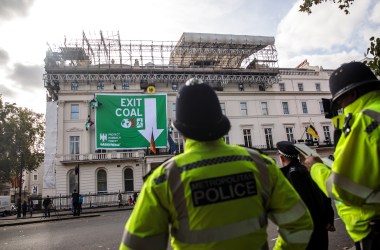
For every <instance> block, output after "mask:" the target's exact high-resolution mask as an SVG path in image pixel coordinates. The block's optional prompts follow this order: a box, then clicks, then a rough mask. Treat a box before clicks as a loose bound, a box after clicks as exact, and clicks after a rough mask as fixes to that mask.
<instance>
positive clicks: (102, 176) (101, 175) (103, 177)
mask: <svg viewBox="0 0 380 250" xmlns="http://www.w3.org/2000/svg"><path fill="white" fill-rule="evenodd" d="M96 181H97V184H98V185H97V187H98V193H107V172H106V171H105V170H104V169H100V170H99V171H98V172H97V174H96Z"/></svg>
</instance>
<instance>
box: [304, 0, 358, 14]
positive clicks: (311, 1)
mask: <svg viewBox="0 0 380 250" xmlns="http://www.w3.org/2000/svg"><path fill="white" fill-rule="evenodd" d="M325 2H333V3H337V4H338V7H339V9H341V10H343V11H344V13H346V14H349V13H350V12H349V11H348V9H349V8H350V5H352V4H353V2H354V0H304V1H303V3H302V4H301V5H300V9H299V11H300V12H306V13H308V14H311V7H313V5H318V4H321V3H325Z"/></svg>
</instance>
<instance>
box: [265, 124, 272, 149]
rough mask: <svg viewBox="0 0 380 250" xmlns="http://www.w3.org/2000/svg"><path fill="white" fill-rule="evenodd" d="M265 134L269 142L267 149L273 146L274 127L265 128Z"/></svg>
mask: <svg viewBox="0 0 380 250" xmlns="http://www.w3.org/2000/svg"><path fill="white" fill-rule="evenodd" d="M264 134H265V142H266V144H267V149H272V148H273V136H272V128H264Z"/></svg>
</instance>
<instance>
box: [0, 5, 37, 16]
mask: <svg viewBox="0 0 380 250" xmlns="http://www.w3.org/2000/svg"><path fill="white" fill-rule="evenodd" d="M33 3H34V0H1V4H0V21H1V20H9V19H12V18H14V17H25V16H26V15H27V14H28V11H29V8H30V7H31V6H32V5H33Z"/></svg>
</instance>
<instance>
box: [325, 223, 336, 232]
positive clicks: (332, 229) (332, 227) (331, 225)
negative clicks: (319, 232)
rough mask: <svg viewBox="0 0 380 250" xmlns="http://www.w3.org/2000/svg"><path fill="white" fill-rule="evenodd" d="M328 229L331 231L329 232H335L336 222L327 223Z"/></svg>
mask: <svg viewBox="0 0 380 250" xmlns="http://www.w3.org/2000/svg"><path fill="white" fill-rule="evenodd" d="M326 230H327V231H329V232H335V230H336V229H335V227H334V224H330V223H329V224H327V226H326Z"/></svg>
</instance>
